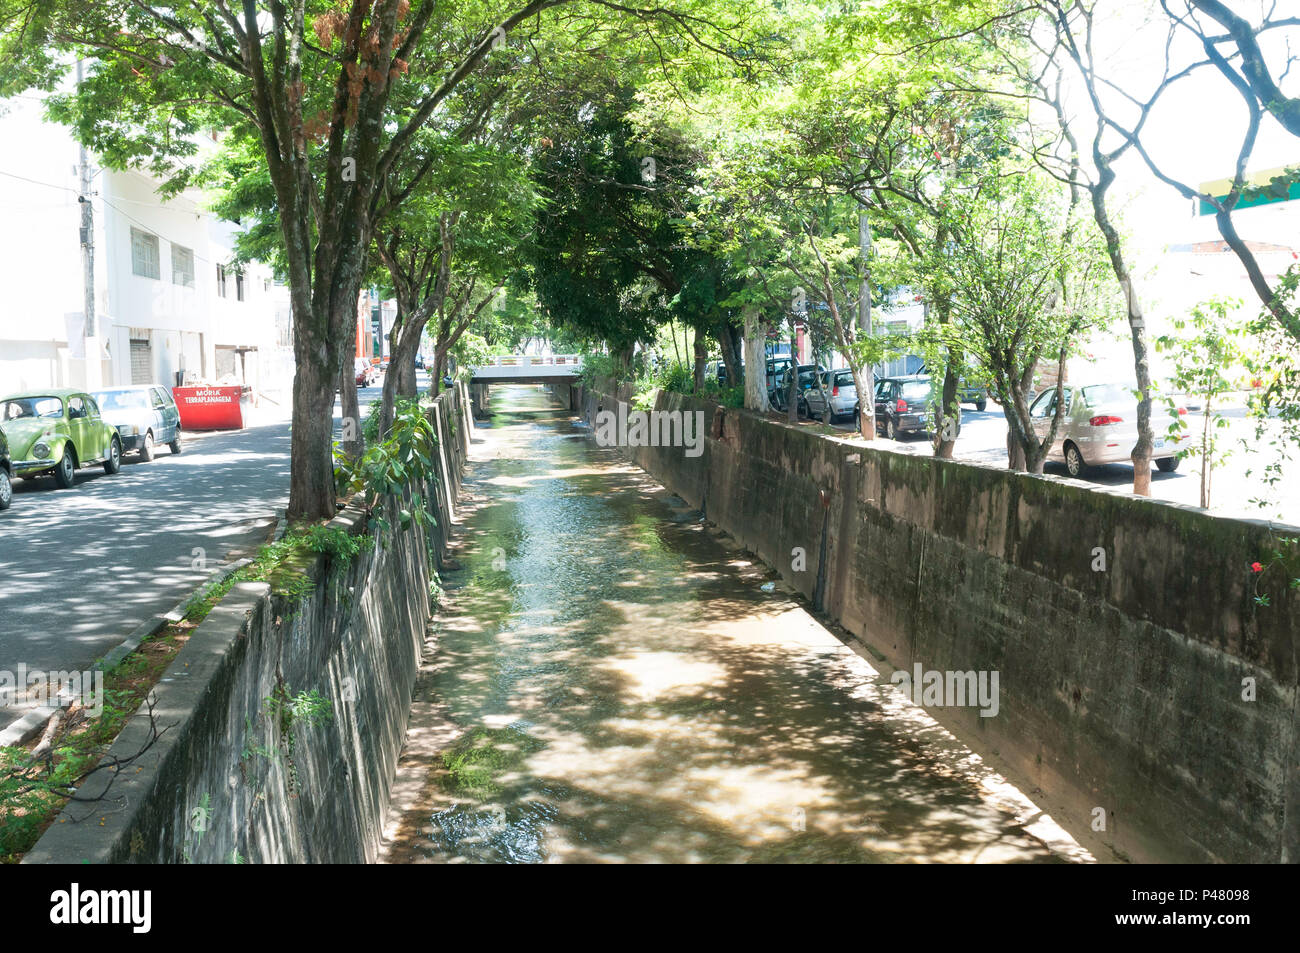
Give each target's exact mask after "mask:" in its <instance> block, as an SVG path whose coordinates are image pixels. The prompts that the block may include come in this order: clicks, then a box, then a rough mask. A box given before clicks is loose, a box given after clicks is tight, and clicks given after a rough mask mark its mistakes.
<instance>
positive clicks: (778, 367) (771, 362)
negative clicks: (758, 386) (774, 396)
mask: <svg viewBox="0 0 1300 953" xmlns="http://www.w3.org/2000/svg"><path fill="white" fill-rule="evenodd" d="M793 363H794V362H793V361H792V360H790V356H789V355H788V354H778V355H777V356H776V357H769V358H768V359H767V389H768V392H769V393H770V392H771V391H772V390H773V388H775V387H776V385H777V382H778V381H779V380H780V379H781V377H782V376H783V375H784V374H785V370H786V368H787V367H789V366H790V365H791V364H793Z"/></svg>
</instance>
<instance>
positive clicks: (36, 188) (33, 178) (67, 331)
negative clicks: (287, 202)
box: [0, 95, 293, 400]
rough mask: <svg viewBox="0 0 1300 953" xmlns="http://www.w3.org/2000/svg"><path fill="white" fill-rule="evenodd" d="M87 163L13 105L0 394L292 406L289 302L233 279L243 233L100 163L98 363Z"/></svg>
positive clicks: (1, 109) (7, 110) (0, 114)
mask: <svg viewBox="0 0 1300 953" xmlns="http://www.w3.org/2000/svg"><path fill="white" fill-rule="evenodd" d="M78 157H79V149H78V146H77V143H76V142H75V140H74V139H73V138H72V135H71V134H70V132H69V130H68V129H66V128H65V127H63V126H60V125H57V124H54V123H49V122H46V121H44V119H43V106H42V103H41V101H40V97H39V96H35V95H24V96H20V97H15V98H14V99H10V100H7V101H5V102H2V103H0V221H3V222H4V225H5V227H3V228H0V280H2V281H3V287H4V288H5V289H6V291H7V293H6V295H5V306H4V307H3V308H0V390H3V391H15V390H25V389H29V388H39V387H58V386H66V387H89V386H95V385H98V384H101V383H102V384H104V385H110V384H128V383H153V382H156V383H161V384H165V385H167V386H169V387H171V386H175V385H177V384H178V383H180V382H181V381H183V380H190V381H204V382H209V383H221V382H225V383H237V382H242V383H245V384H247V385H249V386H251V387H253V388H254V390H255V391H256V392H259V393H271V394H273V395H274V394H277V393H278V394H283V395H284V396H285V397H287V395H288V393H289V388H290V385H291V381H292V374H293V356H292V348H291V343H292V342H291V339H290V334H291V323H290V311H289V298H288V293H287V289H285V288H284V287H282V286H280V285H277V284H276V283H275V282H274V281H273V276H272V274H271V272H270V270H269V269H268V268H267V267H266V266H263V265H260V264H257V263H253V264H250V265H248V266H247V267H246V268H245V269H244V271H243V273H242V274H240V273H237V272H236V271H235V270H234V269H233V268H231V267H230V266H229V263H230V261H231V259H232V257H233V245H234V242H233V238H234V235H235V234H236V229H235V226H232V225H230V224H229V223H226V222H222V221H219V220H217V219H216V218H215V217H214V216H212V215H210V214H208V213H206V212H205V211H204V209H203V197H202V196H201V195H200V194H198V193H188V192H187V193H185V194H183V195H181V196H179V197H177V198H175V199H170V200H164V199H162V198H161V197H160V196H159V195H158V194H157V192H156V190H155V184H156V183H155V182H154V181H153V180H152V179H150V178H149V177H148V176H146V175H144V174H141V173H138V172H125V173H119V172H114V171H111V170H109V169H103V168H100V167H99V166H97V165H95V164H94V161H93V157H92V158H91V159H89V160H88V161H90V162H91V165H92V171H93V177H92V184H91V191H92V198H91V202H92V207H93V210H94V235H93V241H94V273H95V280H94V285H95V310H96V317H97V321H96V324H97V336H96V338H95V339H94V340H95V342H96V344H97V345H98V348H97V350H98V351H99V354H98V358H99V361H98V367H96V366H95V365H94V364H93V363H89V362H88V361H87V360H86V349H85V346H84V344H85V337H84V330H83V329H84V318H83V312H84V305H83V300H84V293H83V288H84V282H83V266H82V251H81V235H80V230H81V209H80V205H79V202H78V199H79V177H78V171H77V165H78ZM93 359H94V358H93V355H92V361H93ZM273 399H276V400H279V399H280V398H279V397H273Z"/></svg>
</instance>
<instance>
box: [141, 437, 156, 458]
mask: <svg viewBox="0 0 1300 953" xmlns="http://www.w3.org/2000/svg"><path fill="white" fill-rule="evenodd" d="M140 459H141V460H143V461H144V462H145V463H148V462H149V461H150V460H152V459H153V431H152V430H150V431H149V432H147V433H146V434H145V435H144V442H143V443H142V444H140Z"/></svg>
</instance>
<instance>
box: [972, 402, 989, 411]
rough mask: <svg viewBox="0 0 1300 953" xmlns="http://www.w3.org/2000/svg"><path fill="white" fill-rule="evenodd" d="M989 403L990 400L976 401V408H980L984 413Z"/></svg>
mask: <svg viewBox="0 0 1300 953" xmlns="http://www.w3.org/2000/svg"><path fill="white" fill-rule="evenodd" d="M988 405H989V402H988V401H987V400H977V401H975V409H976V410H978V411H979V412H980V413H981V414H982V413H984V408H985V407H987V406H988Z"/></svg>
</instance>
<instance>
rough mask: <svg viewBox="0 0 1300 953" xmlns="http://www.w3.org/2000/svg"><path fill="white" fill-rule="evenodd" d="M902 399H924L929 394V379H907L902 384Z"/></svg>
mask: <svg viewBox="0 0 1300 953" xmlns="http://www.w3.org/2000/svg"><path fill="white" fill-rule="evenodd" d="M902 396H903V399H904V400H925V399H926V398H927V397H929V396H930V382H929V381H908V382H907V383H906V384H904V385H903V394H902Z"/></svg>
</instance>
